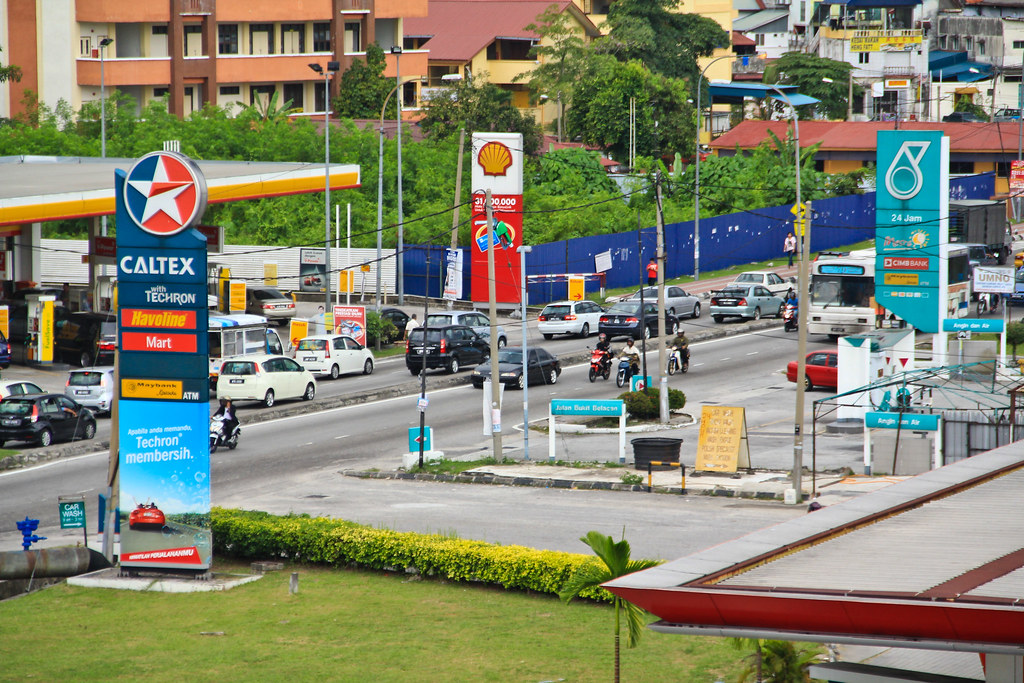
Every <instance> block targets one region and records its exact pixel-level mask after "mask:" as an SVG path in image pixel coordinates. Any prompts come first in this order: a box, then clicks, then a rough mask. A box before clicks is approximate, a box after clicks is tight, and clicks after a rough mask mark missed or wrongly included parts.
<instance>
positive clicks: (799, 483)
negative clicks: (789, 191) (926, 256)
mask: <svg viewBox="0 0 1024 683" xmlns="http://www.w3.org/2000/svg"><path fill="white" fill-rule="evenodd" d="M769 87H771V88H772V90H774V91H775V92H777V93H778V94H779V97H781V98H782V99H783V100H784V101H785V102H786V104H787V105H789V109H790V111H792V112H793V144H794V147H795V152H794V155H793V156H794V161H795V163H796V212H795V217H794V219H793V227H794V228H795V230H794V232H795V233H796V235H797V237H798V238H799V240H800V266H799V270H798V275H797V290H798V293H797V300H798V301H799V302H800V305H799V306H798V307H797V328H796V329H797V352H796V379H797V382H796V415H795V418H794V423H793V476H792V484H793V490H794V492H795V493H796V496H795V501H794V502H795V503H796V504H797V505H799V504H800V503H802V502H803V495H802V492H803V469H804V462H803V461H804V435H803V424H804V392H805V388H804V382H803V377H804V375H805V373H806V372H807V362H806V360H807V359H806V357H807V307H808V304H809V303H810V302H809V300H808V296H809V295H808V291H807V265H808V264H807V262H808V257H809V254H810V249H809V247H810V235H807V234H805V230H801V227H803V228H806V225H807V220H808V218H809V217H808V216H806V215H805V214H804V212H803V210H802V209H803V204H802V203H801V201H800V118H799V116H798V115H797V111H796V107H795V106H793V103H792V101H790V99H789V97H788V96H787V95H786V93H784V92H782V90H780V89H779V88H778V87H776V86H774V85H772V86H769Z"/></svg>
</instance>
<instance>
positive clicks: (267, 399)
mask: <svg viewBox="0 0 1024 683" xmlns="http://www.w3.org/2000/svg"><path fill="white" fill-rule="evenodd" d="M263 405H265V406H266V407H268V408H272V407H273V406H274V390H273V389H267V393H266V395H265V396H264V397H263Z"/></svg>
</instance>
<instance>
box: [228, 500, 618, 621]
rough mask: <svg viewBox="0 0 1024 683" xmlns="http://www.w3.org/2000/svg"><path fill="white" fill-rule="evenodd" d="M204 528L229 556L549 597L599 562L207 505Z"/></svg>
mask: <svg viewBox="0 0 1024 683" xmlns="http://www.w3.org/2000/svg"><path fill="white" fill-rule="evenodd" d="M212 529H213V539H214V551H215V552H217V553H219V554H224V555H228V556H231V557H236V558H244V559H256V560H268V559H288V560H293V561H296V562H303V563H306V564H319V565H329V566H335V567H363V568H369V569H381V570H385V569H386V570H388V571H397V570H402V571H415V572H418V573H420V574H422V575H424V576H433V577H439V578H444V579H448V580H450V581H472V582H480V583H486V584H493V585H497V586H502V587H503V588H506V589H515V590H525V591H534V592H538V593H553V594H556V595H557V594H558V591H559V590H561V588H562V586H563V585H565V582H566V581H567V580H568V579H569V577H570V576H572V575H573V574H574V573H575V572H576V570H577V569H578V568H579V567H581V566H583V565H585V564H599V563H600V560H599V559H598V558H596V557H593V556H589V555H578V554H574V553H563V552H555V551H551V550H535V549H533V548H526V547H523V546H518V545H494V544H491V543H484V542H483V541H467V540H462V539H458V538H450V537H447V536H441V535H433V534H431V535H428V534H416V533H411V532H398V531H391V530H389V529H375V528H372V527H368V526H365V525H362V524H355V523H354V522H347V521H344V520H337V519H330V518H327V517H315V518H314V517H310V516H309V515H287V516H276V515H271V514H269V513H266V512H257V511H247V510H227V509H224V508H213V510H212ZM580 597H582V598H587V599H591V600H599V601H605V602H610V601H611V598H612V596H611V594H610V593H608V592H607V591H605V590H604V589H588V590H585V591H583V592H581V593H580Z"/></svg>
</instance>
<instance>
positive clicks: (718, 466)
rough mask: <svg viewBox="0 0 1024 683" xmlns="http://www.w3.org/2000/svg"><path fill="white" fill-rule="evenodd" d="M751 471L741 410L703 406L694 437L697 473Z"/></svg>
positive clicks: (744, 423) (745, 420) (745, 421)
mask: <svg viewBox="0 0 1024 683" xmlns="http://www.w3.org/2000/svg"><path fill="white" fill-rule="evenodd" d="M739 467H742V468H744V469H749V468H750V446H749V442H748V440H747V417H746V413H744V412H743V408H735V407H730V406H704V407H703V408H702V409H701V413H700V434H699V435H698V437H697V466H696V469H697V470H698V471H704V472H735V471H736V470H737V468H739Z"/></svg>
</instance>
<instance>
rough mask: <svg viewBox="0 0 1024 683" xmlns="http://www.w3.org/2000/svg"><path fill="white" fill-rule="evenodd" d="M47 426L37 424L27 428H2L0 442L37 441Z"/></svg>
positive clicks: (0, 428)
mask: <svg viewBox="0 0 1024 683" xmlns="http://www.w3.org/2000/svg"><path fill="white" fill-rule="evenodd" d="M45 426H46V425H45V424H42V423H39V422H37V423H34V424H32V425H29V426H27V427H0V440H3V441H35V440H37V439H38V438H39V432H41V431H43V427H45Z"/></svg>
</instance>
